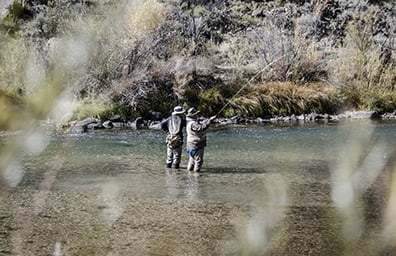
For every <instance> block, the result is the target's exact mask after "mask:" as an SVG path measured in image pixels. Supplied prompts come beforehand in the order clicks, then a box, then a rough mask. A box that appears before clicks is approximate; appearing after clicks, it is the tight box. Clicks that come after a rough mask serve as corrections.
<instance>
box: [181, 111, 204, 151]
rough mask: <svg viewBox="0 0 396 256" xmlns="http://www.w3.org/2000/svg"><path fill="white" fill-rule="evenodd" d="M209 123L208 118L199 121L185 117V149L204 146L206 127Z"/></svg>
mask: <svg viewBox="0 0 396 256" xmlns="http://www.w3.org/2000/svg"><path fill="white" fill-rule="evenodd" d="M209 125H210V121H209V119H205V120H203V121H200V120H198V119H195V118H191V117H187V126H186V131H187V149H199V148H203V147H205V146H206V132H205V131H206V129H208V127H209Z"/></svg>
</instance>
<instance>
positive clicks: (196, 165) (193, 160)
mask: <svg viewBox="0 0 396 256" xmlns="http://www.w3.org/2000/svg"><path fill="white" fill-rule="evenodd" d="M199 113H200V111H199V110H197V109H195V108H190V109H189V110H188V113H187V127H186V131H187V153H188V155H189V160H188V164H187V170H188V171H194V172H196V173H198V172H200V171H201V168H202V164H203V157H204V148H205V147H206V129H208V127H209V125H210V122H211V121H212V120H213V119H214V118H216V116H212V117H211V118H209V119H205V120H203V121H199V119H198V114H199Z"/></svg>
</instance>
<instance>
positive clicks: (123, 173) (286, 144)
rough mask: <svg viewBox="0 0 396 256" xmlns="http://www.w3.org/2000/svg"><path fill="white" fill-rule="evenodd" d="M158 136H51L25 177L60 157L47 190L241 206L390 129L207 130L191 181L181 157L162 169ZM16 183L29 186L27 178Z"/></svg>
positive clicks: (389, 139) (323, 170) (323, 172)
mask: <svg viewBox="0 0 396 256" xmlns="http://www.w3.org/2000/svg"><path fill="white" fill-rule="evenodd" d="M164 137H165V135H164V133H163V132H162V131H157V130H139V131H130V130H121V131H114V130H113V131H95V132H89V133H87V134H82V135H66V136H54V137H52V138H51V142H50V144H49V146H48V147H47V149H46V150H45V151H44V152H42V153H41V154H40V155H39V156H35V157H32V158H29V159H27V160H26V164H25V172H26V173H27V175H28V174H29V173H31V172H41V171H43V172H44V171H46V170H47V169H48V166H49V165H50V164H51V161H52V159H54V158H55V157H56V155H62V156H64V163H63V166H62V168H60V171H59V173H58V176H57V180H56V182H55V185H54V187H53V190H61V191H63V190H65V191H96V192H100V191H101V190H102V189H103V187H104V186H106V184H117V190H118V193H121V194H128V195H133V196H135V197H148V198H169V197H170V198H186V199H202V200H206V199H210V200H211V199H213V200H220V201H233V202H235V201H246V200H252V199H255V198H256V197H257V196H260V195H262V193H261V192H262V188H263V184H264V183H263V181H264V180H265V179H266V177H267V176H271V175H281V176H284V177H286V178H287V177H295V178H298V177H300V176H302V177H303V176H308V177H307V178H308V179H309V178H312V177H313V178H315V177H319V176H323V177H324V176H326V177H327V176H328V175H329V168H331V167H332V166H331V165H332V164H333V165H334V164H336V162H337V159H339V158H340V152H341V150H342V149H344V148H346V147H347V146H348V145H350V144H352V143H355V144H356V143H361V146H363V147H365V149H370V148H372V147H373V146H374V145H375V144H378V143H382V144H386V145H387V146H394V145H395V143H396V126H395V124H394V123H392V122H390V123H387V122H381V123H366V122H364V123H354V124H341V125H340V124H319V123H315V124H309V125H304V126H301V125H285V126H275V125H263V126H239V127H232V128H224V127H223V128H218V127H216V126H214V127H212V129H211V130H209V131H208V146H207V147H206V151H205V156H204V161H205V163H204V167H203V170H202V172H201V174H200V176H199V177H198V178H197V177H194V176H193V175H190V174H189V173H187V172H186V171H185V167H186V163H187V154H186V153H185V152H183V158H182V163H181V170H180V171H175V170H167V169H166V168H165V160H164V159H165V151H166V149H165V144H164ZM354 138H355V139H354ZM354 140H355V141H354ZM65 145H66V146H65ZM383 157H384V158H386V157H387V152H384V156H383ZM310 176H312V177H310ZM289 180H290V179H289ZM32 182H33V181H32ZM21 185H22V186H25V185H26V186H34V185H37V184H35V183H34V182H33V183H31V184H30V183H28V180H27V183H23V184H21Z"/></svg>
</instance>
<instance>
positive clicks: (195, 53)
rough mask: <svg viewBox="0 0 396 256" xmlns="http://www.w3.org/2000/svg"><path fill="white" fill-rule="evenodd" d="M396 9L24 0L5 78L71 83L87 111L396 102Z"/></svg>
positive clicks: (253, 113)
mask: <svg viewBox="0 0 396 256" xmlns="http://www.w3.org/2000/svg"><path fill="white" fill-rule="evenodd" d="M2 8H3V10H2V13H4V5H3V6H2ZM395 13H396V7H395V3H394V1H344V0H338V1H319V0H314V1H265V2H263V1H237V0H233V1H231V0H226V1H217V0H212V1H210V0H201V1H199V0H195V1H192V0H189V1H181V0H174V1H154V0H151V1H142V0H134V1H111V0H108V1H74V0H69V1H46V0H30V1H19V0H16V1H14V3H13V4H12V5H11V6H10V8H9V12H8V14H7V15H6V16H4V15H3V16H4V18H3V19H2V22H1V28H2V36H1V40H2V41H1V42H2V51H1V52H2V53H1V55H2V56H1V58H2V59H11V61H7V62H1V65H2V69H0V70H3V71H0V81H1V84H0V86H1V88H3V90H5V91H7V92H8V93H11V94H15V95H17V96H18V95H19V96H21V97H27V98H32V97H33V96H34V95H35V92H36V90H37V88H38V87H41V84H43V83H44V84H47V85H48V86H50V87H53V88H55V89H51V92H52V94H51V96H52V97H55V98H57V97H60V95H61V94H62V93H63V92H65V91H67V92H68V93H70V95H71V96H70V97H71V98H72V99H73V101H74V102H75V101H78V102H79V103H80V105H79V106H80V107H79V108H77V111H75V115H76V117H77V118H82V117H86V116H94V117H99V118H104V117H106V116H109V115H112V114H121V115H122V116H124V117H125V118H130V117H134V116H142V115H144V114H145V113H147V112H148V111H149V110H154V111H159V112H162V113H167V112H168V111H169V110H170V109H172V107H173V106H174V105H175V104H184V105H186V106H193V105H194V106H198V107H199V108H200V109H202V110H203V111H204V112H206V113H208V115H209V114H216V113H219V112H220V113H219V114H220V115H221V116H226V117H227V116H234V115H244V116H249V117H262V116H276V115H290V114H303V113H311V112H317V113H331V114H333V113H337V112H340V111H343V110H345V109H357V110H377V111H379V112H386V111H388V112H389V111H394V110H395V109H396V96H395V93H394V89H395V88H394V87H395V81H396V71H395V70H396V69H395V65H396V58H395V56H396V55H395V53H396V52H395V50H396V40H395V34H396V25H395V24H396V16H395ZM10 55H12V56H11V57H12V58H10ZM11 67H12V68H11ZM38 73H39V74H40V75H39V76H38V75H37V74H38ZM27 78H28V79H27ZM49 84H50V85H49ZM34 102H36V101H34ZM34 104H36V103H34ZM54 104H55V103H54ZM38 108H40V107H38ZM47 111H49V109H48V110H47ZM43 113H45V111H43Z"/></svg>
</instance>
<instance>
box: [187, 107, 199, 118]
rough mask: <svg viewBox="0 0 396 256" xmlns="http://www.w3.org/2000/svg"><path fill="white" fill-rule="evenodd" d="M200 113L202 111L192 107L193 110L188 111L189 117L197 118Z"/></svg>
mask: <svg viewBox="0 0 396 256" xmlns="http://www.w3.org/2000/svg"><path fill="white" fill-rule="evenodd" d="M199 113H201V111H199V110H197V109H196V108H194V107H192V108H189V109H188V111H187V116H190V117H193V116H197V115H198V114H199Z"/></svg>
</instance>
